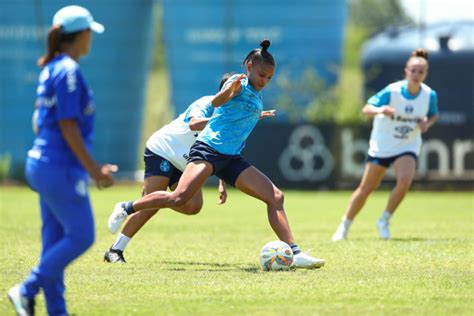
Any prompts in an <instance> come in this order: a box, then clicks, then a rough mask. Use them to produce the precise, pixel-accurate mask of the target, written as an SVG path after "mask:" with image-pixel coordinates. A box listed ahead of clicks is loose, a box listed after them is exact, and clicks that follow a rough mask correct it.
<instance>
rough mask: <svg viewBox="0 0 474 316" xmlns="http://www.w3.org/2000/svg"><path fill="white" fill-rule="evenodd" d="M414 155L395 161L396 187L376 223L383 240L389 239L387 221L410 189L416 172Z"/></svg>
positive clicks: (404, 156)
mask: <svg viewBox="0 0 474 316" xmlns="http://www.w3.org/2000/svg"><path fill="white" fill-rule="evenodd" d="M415 157H416V156H415V155H414V154H407V155H403V156H401V157H399V158H397V159H396V160H395V162H394V163H393V169H394V171H395V177H396V181H397V182H396V185H395V187H394V188H393V190H392V192H391V193H390V197H389V199H388V203H387V206H386V207H385V210H384V212H383V213H382V216H381V217H380V218H379V219H378V221H377V229H378V232H379V236H380V237H381V238H383V239H389V238H390V230H389V221H390V218H391V216H392V215H393V213H394V212H395V210H396V209H397V207H398V205H400V203H401V201H402V200H403V198H404V197H405V195H406V193H407V192H408V190H409V189H410V186H411V183H412V181H413V177H414V176H415V171H416V159H415Z"/></svg>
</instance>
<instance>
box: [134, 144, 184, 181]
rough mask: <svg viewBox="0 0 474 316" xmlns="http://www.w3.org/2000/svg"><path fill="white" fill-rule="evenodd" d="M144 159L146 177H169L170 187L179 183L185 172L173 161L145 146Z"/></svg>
mask: <svg viewBox="0 0 474 316" xmlns="http://www.w3.org/2000/svg"><path fill="white" fill-rule="evenodd" d="M143 160H144V161H145V179H146V178H148V177H151V176H162V177H166V178H169V179H170V181H169V183H168V187H169V188H170V189H171V187H172V186H173V185H174V184H175V183H178V181H179V178H181V175H182V174H183V173H182V172H181V170H179V169H178V168H176V167H175V166H173V164H172V163H171V162H169V161H168V160H166V159H165V158H163V157H161V156H158V155H157V154H155V153H154V152H152V151H151V150H149V149H148V148H145V152H144V153H143Z"/></svg>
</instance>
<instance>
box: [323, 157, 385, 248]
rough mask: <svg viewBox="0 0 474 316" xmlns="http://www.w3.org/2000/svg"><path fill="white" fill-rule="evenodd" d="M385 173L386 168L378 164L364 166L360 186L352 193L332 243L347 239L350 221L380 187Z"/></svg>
mask: <svg viewBox="0 0 474 316" xmlns="http://www.w3.org/2000/svg"><path fill="white" fill-rule="evenodd" d="M385 171H386V167H385V166H382V165H379V164H375V163H371V162H368V163H367V164H366V165H365V170H364V174H363V176H362V179H361V181H360V184H359V186H358V187H357V189H356V190H355V191H354V192H353V193H352V196H351V198H350V200H349V205H348V206H347V209H346V213H345V215H344V216H343V218H342V220H341V223H340V224H339V227H338V228H337V230H336V232H335V233H334V235H333V236H332V240H333V241H338V240H344V239H346V238H347V234H348V233H349V228H350V225H351V224H352V221H353V220H354V218H355V217H356V216H357V214H358V213H359V212H360V210H361V209H362V207H363V206H364V204H365V202H366V201H367V198H368V197H369V195H370V193H372V192H373V191H374V190H375V189H376V188H377V187H378V186H379V185H380V182H381V181H382V178H383V176H384V175H385Z"/></svg>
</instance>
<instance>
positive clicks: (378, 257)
mask: <svg viewBox="0 0 474 316" xmlns="http://www.w3.org/2000/svg"><path fill="white" fill-rule="evenodd" d="M139 191H140V187H139V185H132V186H117V187H114V188H111V189H108V190H105V191H101V192H99V191H97V190H94V189H93V190H92V193H91V194H92V200H93V205H94V208H95V214H96V227H97V240H96V243H95V244H94V246H93V247H92V248H91V249H90V250H89V251H88V252H87V253H86V254H85V255H84V256H82V257H81V258H80V259H79V260H77V261H76V262H75V263H74V264H73V265H71V266H70V267H69V268H68V270H67V274H66V284H67V300H68V307H69V311H70V312H71V313H74V314H76V315H189V314H193V315H236V314H251V315H272V314H273V315H274V314H276V315H286V314H296V315H346V314H351V315H361V314H371V315H472V314H473V312H474V310H473V306H474V305H473V272H474V269H473V267H474V266H473V237H474V236H473V211H474V205H473V203H474V201H473V195H472V193H453V192H449V193H448V192H445V193H440V192H436V193H433V192H411V193H410V194H409V195H408V196H407V198H406V200H405V201H404V203H403V204H402V205H401V207H400V209H399V212H398V213H397V214H396V216H395V217H394V218H393V220H392V228H393V229H392V235H393V236H394V238H393V239H392V240H391V241H381V240H378V239H377V235H376V231H375V225H374V224H375V220H376V218H377V217H378V216H379V214H380V212H381V210H382V208H383V206H384V204H385V200H386V197H387V192H378V193H375V194H374V195H373V196H372V198H371V199H370V201H369V202H368V203H367V205H366V207H365V209H364V210H363V212H362V213H361V214H360V216H359V217H358V218H357V221H356V222H355V223H354V225H353V227H352V231H351V235H350V237H351V239H350V241H347V242H341V243H333V242H331V241H330V238H331V235H332V233H333V231H334V230H335V228H336V226H337V224H338V223H339V219H340V217H341V215H342V212H343V210H344V208H345V206H346V203H347V200H348V198H349V195H350V193H349V192H297V191H293V192H292V191H289V192H286V196H285V199H286V208H287V213H288V216H289V219H290V223H291V226H292V230H293V233H294V235H295V237H296V239H297V241H298V243H299V245H300V247H302V248H303V249H305V250H309V249H311V253H312V254H313V255H315V256H318V257H322V258H325V259H326V260H327V265H326V267H324V268H322V269H320V270H311V271H304V270H297V271H290V272H263V271H262V270H261V269H260V267H259V262H258V252H259V250H260V248H261V247H262V246H263V245H264V244H265V243H266V242H267V241H270V240H274V239H276V238H275V236H274V234H273V232H272V231H271V229H270V228H269V225H268V224H267V220H266V215H265V208H264V205H263V204H262V203H260V202H258V201H256V200H254V199H252V198H249V197H246V196H244V195H243V194H242V193H240V192H237V191H230V192H229V199H228V202H227V204H225V205H223V206H218V205H216V203H215V202H216V201H217V192H216V191H214V190H213V189H207V190H205V206H204V208H203V210H202V213H201V214H199V215H197V216H193V217H186V216H184V215H180V214H177V213H174V212H172V211H168V210H164V211H162V212H161V213H159V214H158V215H157V216H156V217H155V218H154V219H152V220H151V222H149V223H148V225H147V226H145V227H144V229H143V230H142V231H141V232H140V233H139V234H138V235H137V236H136V237H135V239H134V240H132V242H131V243H130V244H129V247H128V249H127V251H126V258H127V259H128V263H127V264H125V265H111V264H106V263H103V262H102V255H103V252H104V250H105V249H107V248H108V247H109V246H110V244H111V243H112V242H113V240H114V236H112V235H110V234H109V233H108V231H107V228H106V221H107V217H108V215H109V211H110V209H111V207H112V206H113V205H114V202H116V201H117V200H121V199H132V198H135V197H136V196H137V194H138V193H139ZM0 194H1V196H0V198H1V200H0V202H1V221H0V227H1V240H2V256H1V259H0V271H1V282H0V292H2V293H5V292H6V290H7V289H8V288H9V287H10V286H12V285H13V284H15V283H17V282H19V281H21V280H22V279H23V278H24V277H25V276H26V275H27V274H28V272H29V270H30V268H31V267H32V266H33V265H35V263H36V262H37V255H38V253H39V251H40V243H39V232H40V220H39V215H38V207H37V198H36V196H35V194H34V193H32V192H31V191H29V190H28V189H27V188H23V187H2V188H1V193H0ZM37 302H38V307H37V308H38V311H39V313H38V314H39V315H44V313H45V312H44V310H45V309H44V300H43V297H42V296H39V297H38V299H37ZM0 314H1V315H13V313H12V311H11V307H10V306H9V302H8V301H7V299H6V295H4V294H2V295H0Z"/></svg>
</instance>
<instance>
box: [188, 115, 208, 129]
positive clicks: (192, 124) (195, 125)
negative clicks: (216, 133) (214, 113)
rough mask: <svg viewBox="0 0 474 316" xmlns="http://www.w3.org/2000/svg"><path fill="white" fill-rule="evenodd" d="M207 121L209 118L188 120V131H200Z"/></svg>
mask: <svg viewBox="0 0 474 316" xmlns="http://www.w3.org/2000/svg"><path fill="white" fill-rule="evenodd" d="M209 120H210V117H196V116H195V117H192V118H191V119H190V120H189V129H190V130H192V131H202V130H203V129H204V127H206V125H207V122H209Z"/></svg>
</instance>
